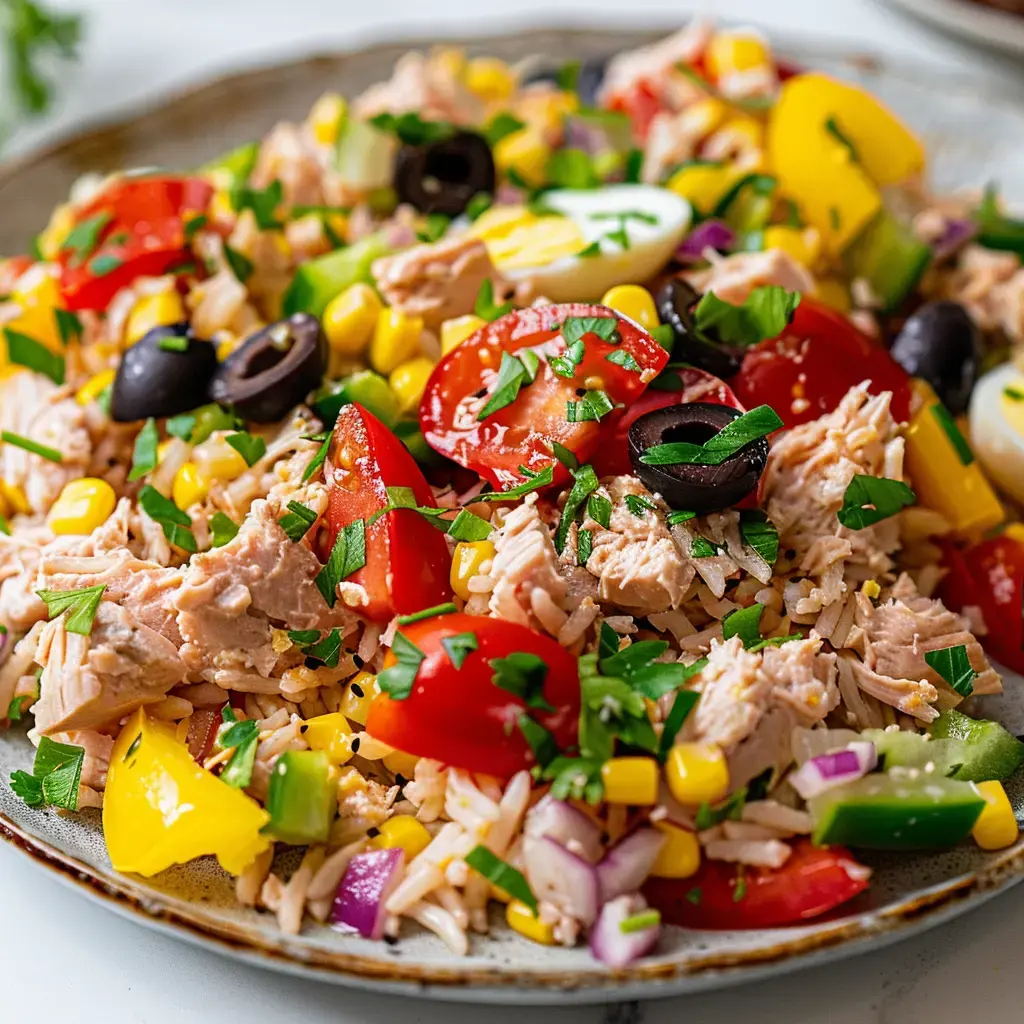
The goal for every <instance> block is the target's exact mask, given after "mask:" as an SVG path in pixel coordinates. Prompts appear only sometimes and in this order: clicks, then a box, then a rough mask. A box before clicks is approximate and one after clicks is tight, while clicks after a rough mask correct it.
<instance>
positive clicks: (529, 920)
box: [505, 900, 555, 946]
mask: <svg viewBox="0 0 1024 1024" xmlns="http://www.w3.org/2000/svg"><path fill="white" fill-rule="evenodd" d="M505 920H506V921H507V922H508V924H509V927H510V928H512V929H513V930H514V931H517V932H519V934H520V935H522V936H523V938H525V939H529V940H530V941H531V942H539V943H540V944H541V945H542V946H553V945H554V944H555V926H554V925H553V924H548V923H547V922H545V921H541V920H540V919H539V918H538V917H537V915H536V914H534V912H533V911H532V910H531V909H530V908H529V907H528V906H527V905H526V904H525V903H521V902H520V901H519V900H512V901H511V902H510V903H509V904H508V906H507V907H506V908H505Z"/></svg>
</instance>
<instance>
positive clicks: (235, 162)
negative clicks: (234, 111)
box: [199, 142, 260, 188]
mask: <svg viewBox="0 0 1024 1024" xmlns="http://www.w3.org/2000/svg"><path fill="white" fill-rule="evenodd" d="M259 154H260V144H259V143H258V142H247V143H245V145H243V146H239V147H237V148H236V149H232V150H229V151H228V152H227V153H224V154H222V155H221V156H219V157H217V158H216V160H211V161H210V162H209V163H206V164H203V166H202V167H200V168H199V170H200V171H206V172H207V173H209V172H215V171H225V172H226V173H227V175H229V176H230V180H229V182H228V183H227V184H228V187H229V188H237V187H238V186H239V185H244V184H245V183H246V182H247V181H248V180H249V175H250V174H252V169H253V168H254V167H255V166H256V158H257V157H258V156H259Z"/></svg>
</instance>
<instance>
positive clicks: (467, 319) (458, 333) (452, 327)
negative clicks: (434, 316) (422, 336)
mask: <svg viewBox="0 0 1024 1024" xmlns="http://www.w3.org/2000/svg"><path fill="white" fill-rule="evenodd" d="M486 326H487V321H486V320H482V319H481V318H480V317H478V316H475V315H474V314H473V313H467V314H466V315H465V316H457V317H455V318H454V319H453V320H445V321H444V323H443V324H441V354H442V355H445V356H446V355H448V353H449V352H451V350H452V349H453V348H456V347H457V346H459V345H461V344H462V343H463V342H464V341H465V340H466V339H467V338H468V337H469V336H470V335H471V334H476V332H477V331H479V330H480V328H481V327H486Z"/></svg>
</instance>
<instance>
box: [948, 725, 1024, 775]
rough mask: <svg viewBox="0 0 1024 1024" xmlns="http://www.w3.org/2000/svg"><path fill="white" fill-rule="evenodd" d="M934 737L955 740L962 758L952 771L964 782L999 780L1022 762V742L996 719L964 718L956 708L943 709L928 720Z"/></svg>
mask: <svg viewBox="0 0 1024 1024" xmlns="http://www.w3.org/2000/svg"><path fill="white" fill-rule="evenodd" d="M931 734H932V737H933V738H934V739H935V740H940V739H951V740H959V741H960V742H961V743H962V744H963V752H964V753H963V760H962V761H961V764H960V768H959V769H958V770H957V771H956V772H955V773H954V774H953V778H954V779H963V780H964V781H967V782H986V781H988V780H990V779H995V780H997V781H1002V780H1003V779H1006V778H1009V776H1011V775H1012V774H1013V773H1014V772H1015V771H1016V770H1017V769H1018V768H1019V767H1020V766H1021V763H1022V762H1024V743H1021V742H1020V740H1018V739H1017V738H1016V737H1015V736H1012V735H1011V734H1010V733H1008V732H1007V731H1006V730H1005V729H1004V728H1003V727H1002V726H1001V725H1000V724H999V723H998V722H988V721H985V720H979V719H976V718H968V717H967V715H962V714H961V713H960V712H959V711H953V710H949V711H943V712H942V714H940V715H939V717H938V718H936V719H935V721H934V722H933V723H932V727H931Z"/></svg>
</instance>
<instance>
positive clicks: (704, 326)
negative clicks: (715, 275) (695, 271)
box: [693, 284, 800, 345]
mask: <svg viewBox="0 0 1024 1024" xmlns="http://www.w3.org/2000/svg"><path fill="white" fill-rule="evenodd" d="M799 305H800V293H799V292H790V291H786V289H785V288H783V287H782V286H781V285H776V284H769V285H762V286H760V287H758V288H754V289H753V290H752V291H751V293H750V294H749V295H748V296H747V298H746V299H745V300H744V301H743V303H742V304H741V305H739V306H734V305H733V304H732V303H731V302H725V301H723V300H722V299H720V298H718V296H717V295H715V293H714V292H713V291H709V292H706V293H705V294H704V295H703V296H702V298H701V300H700V302H698V303H697V306H696V308H695V309H694V311H693V321H694V326H695V327H696V329H697V331H698V332H699V333H700V334H702V335H708V336H710V337H711V338H714V339H717V340H718V341H722V342H725V343H726V344H729V345H756V344H757V343H758V342H761V341H764V340H766V339H767V338H777V337H778V336H779V335H780V334H781V333H782V332H783V331H784V330H785V329H786V327H787V326H788V324H789V322H790V320H792V319H793V313H794V312H795V311H796V307H797V306H799Z"/></svg>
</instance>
